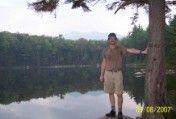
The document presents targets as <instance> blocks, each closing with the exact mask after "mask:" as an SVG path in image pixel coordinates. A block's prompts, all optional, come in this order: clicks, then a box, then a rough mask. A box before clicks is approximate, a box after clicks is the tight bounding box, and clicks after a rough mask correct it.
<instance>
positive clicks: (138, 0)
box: [115, 0, 148, 14]
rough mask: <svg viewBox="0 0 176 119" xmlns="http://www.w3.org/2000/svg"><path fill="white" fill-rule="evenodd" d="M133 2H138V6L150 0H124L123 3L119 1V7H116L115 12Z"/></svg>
mask: <svg viewBox="0 0 176 119" xmlns="http://www.w3.org/2000/svg"><path fill="white" fill-rule="evenodd" d="M131 4H138V6H143V5H145V4H148V0H122V2H121V3H119V7H118V8H117V9H116V11H115V14H116V13H117V12H118V11H119V10H120V9H123V8H125V7H126V6H128V5H131Z"/></svg>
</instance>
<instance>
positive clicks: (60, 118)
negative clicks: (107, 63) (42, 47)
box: [0, 67, 176, 119]
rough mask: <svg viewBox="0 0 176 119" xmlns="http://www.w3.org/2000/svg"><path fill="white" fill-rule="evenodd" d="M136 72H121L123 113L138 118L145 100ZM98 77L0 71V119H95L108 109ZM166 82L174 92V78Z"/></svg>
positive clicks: (93, 72)
mask: <svg viewBox="0 0 176 119" xmlns="http://www.w3.org/2000/svg"><path fill="white" fill-rule="evenodd" d="M138 70H139V69H137V68H135V69H134V68H124V69H123V72H124V73H123V74H124V90H125V94H124V105H123V110H124V114H125V115H128V116H130V117H136V116H139V115H140V113H137V112H136V111H135V108H136V106H137V105H142V104H143V100H144V77H135V76H134V72H136V71H138ZM99 74H100V70H99V69H97V68H92V67H87V68H85V67H84V68H55V69H54V68H39V69H28V70H20V69H18V70H12V69H11V70H0V76H1V77H0V103H1V105H0V119H1V118H2V119H97V118H98V117H101V116H103V115H104V114H105V113H106V112H107V111H109V110H110V106H109V102H108V96H107V95H106V94H105V93H104V92H103V91H102V89H103V84H102V83H101V82H99ZM169 79H170V80H169V84H170V86H169V89H168V91H169V92H172V93H173V92H174V91H175V90H176V88H175V85H174V84H173V82H174V81H175V80H174V79H175V76H171V77H169ZM174 94H175V93H174ZM174 99H175V96H173V97H172V98H171V99H170V102H171V103H172V105H175V103H174Z"/></svg>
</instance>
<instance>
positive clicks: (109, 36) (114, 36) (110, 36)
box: [108, 33, 117, 39]
mask: <svg viewBox="0 0 176 119" xmlns="http://www.w3.org/2000/svg"><path fill="white" fill-rule="evenodd" d="M112 37H113V38H115V39H117V37H116V34H115V33H109V35H108V39H109V38H112Z"/></svg>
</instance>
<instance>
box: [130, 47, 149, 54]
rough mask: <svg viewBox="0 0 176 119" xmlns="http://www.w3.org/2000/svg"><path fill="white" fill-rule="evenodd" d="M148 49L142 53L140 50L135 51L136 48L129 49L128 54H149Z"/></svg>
mask: <svg viewBox="0 0 176 119" xmlns="http://www.w3.org/2000/svg"><path fill="white" fill-rule="evenodd" d="M147 49H148V48H146V49H145V50H143V51H141V50H138V49H135V48H127V52H128V53H132V54H147Z"/></svg>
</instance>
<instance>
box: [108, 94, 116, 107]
mask: <svg viewBox="0 0 176 119" xmlns="http://www.w3.org/2000/svg"><path fill="white" fill-rule="evenodd" d="M109 101H110V104H111V106H114V107H115V96H114V93H109Z"/></svg>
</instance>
